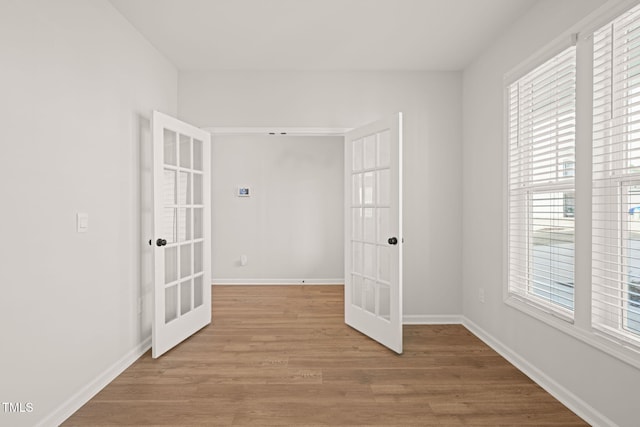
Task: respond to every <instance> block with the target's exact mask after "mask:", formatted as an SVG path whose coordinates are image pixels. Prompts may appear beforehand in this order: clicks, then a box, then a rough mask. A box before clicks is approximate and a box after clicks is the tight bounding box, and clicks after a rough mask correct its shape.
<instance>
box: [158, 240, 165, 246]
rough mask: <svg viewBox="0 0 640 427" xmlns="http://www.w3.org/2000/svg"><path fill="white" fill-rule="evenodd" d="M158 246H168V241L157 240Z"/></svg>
mask: <svg viewBox="0 0 640 427" xmlns="http://www.w3.org/2000/svg"><path fill="white" fill-rule="evenodd" d="M156 246H167V241H166V240H164V239H158V240H156Z"/></svg>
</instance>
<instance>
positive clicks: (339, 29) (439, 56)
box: [110, 0, 535, 70]
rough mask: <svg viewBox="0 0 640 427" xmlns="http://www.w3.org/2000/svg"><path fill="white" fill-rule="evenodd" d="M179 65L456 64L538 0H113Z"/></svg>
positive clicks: (320, 66)
mask: <svg viewBox="0 0 640 427" xmlns="http://www.w3.org/2000/svg"><path fill="white" fill-rule="evenodd" d="M110 1H111V3H112V4H113V5H114V6H115V7H116V9H118V10H119V11H120V12H121V13H122V15H124V16H125V17H126V18H127V19H128V20H129V21H130V22H131V23H132V24H133V26H134V27H136V28H137V29H138V31H139V32H140V33H142V34H143V35H144V36H145V37H146V38H147V39H148V40H149V41H150V42H151V43H152V44H153V45H154V46H155V47H156V48H157V49H158V50H159V51H160V52H162V53H163V54H164V55H165V56H166V57H167V58H168V59H169V60H170V61H171V62H173V63H174V64H175V65H176V67H177V68H178V69H180V70H214V69H217V70H461V69H463V68H465V67H466V66H467V65H468V64H469V63H470V62H472V61H473V59H475V58H476V57H477V56H478V55H479V54H480V52H482V50H483V49H484V48H486V47H487V46H488V45H489V44H490V43H491V41H493V40H494V39H495V38H496V37H497V36H498V35H499V34H500V33H501V32H502V31H504V30H505V29H506V28H507V27H508V26H510V25H511V24H512V23H513V22H514V21H515V20H516V19H517V18H518V17H520V16H521V15H523V14H524V13H525V12H526V11H527V10H528V9H529V8H530V7H531V5H532V4H533V3H534V2H535V0H110Z"/></svg>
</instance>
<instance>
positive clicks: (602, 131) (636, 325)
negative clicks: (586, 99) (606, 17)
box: [592, 7, 640, 344]
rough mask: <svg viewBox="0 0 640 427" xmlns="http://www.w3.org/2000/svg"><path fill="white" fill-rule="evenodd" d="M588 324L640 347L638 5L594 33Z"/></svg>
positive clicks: (639, 59) (639, 53) (639, 32)
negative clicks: (589, 318) (591, 209)
mask: <svg viewBox="0 0 640 427" xmlns="http://www.w3.org/2000/svg"><path fill="white" fill-rule="evenodd" d="M593 42H594V48H593V49H594V62H593V77H594V82H593V83H594V93H593V159H592V161H593V217H592V218H593V224H592V242H593V243H592V247H593V250H592V257H593V260H592V325H593V327H594V328H595V329H597V330H599V331H601V332H604V333H606V334H608V335H609V336H613V337H614V338H617V339H620V340H623V341H625V342H631V343H635V344H639V343H640V7H636V8H634V9H632V10H631V11H629V12H627V13H625V14H623V15H622V16H620V17H619V18H617V19H616V20H614V21H613V22H611V23H609V24H607V25H606V26H604V27H603V28H601V29H600V30H598V31H596V32H595V33H594V39H593Z"/></svg>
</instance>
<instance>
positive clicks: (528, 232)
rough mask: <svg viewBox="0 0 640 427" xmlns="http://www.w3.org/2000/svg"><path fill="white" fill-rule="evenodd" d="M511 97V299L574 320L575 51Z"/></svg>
mask: <svg viewBox="0 0 640 427" xmlns="http://www.w3.org/2000/svg"><path fill="white" fill-rule="evenodd" d="M507 96H508V197H509V202H508V209H509V213H508V221H509V226H508V227H509V231H508V233H509V235H508V258H509V259H508V270H509V272H508V291H509V295H510V296H512V297H515V298H518V299H521V300H523V301H525V302H527V303H529V304H533V305H535V306H538V307H540V308H543V309H544V310H545V311H552V312H553V313H557V314H560V315H561V316H562V317H565V318H572V317H573V309H574V291H573V289H574V283H573V277H574V246H575V245H574V230H575V227H574V214H575V212H574V211H575V202H574V192H575V188H574V180H575V177H574V176H575V173H574V171H575V133H576V132H575V125H576V114H575V111H576V108H575V107H576V49H575V46H571V47H569V48H567V49H565V50H564V51H562V52H561V53H559V54H558V55H556V56H554V57H553V58H551V59H550V60H548V61H547V62H545V63H544V64H542V65H540V66H539V67H538V68H536V69H534V70H533V71H531V72H529V73H528V74H526V75H524V76H523V77H521V78H519V79H518V80H516V81H515V82H513V83H511V84H510V85H509V86H508V88H507Z"/></svg>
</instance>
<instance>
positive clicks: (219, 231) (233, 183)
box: [211, 134, 344, 283]
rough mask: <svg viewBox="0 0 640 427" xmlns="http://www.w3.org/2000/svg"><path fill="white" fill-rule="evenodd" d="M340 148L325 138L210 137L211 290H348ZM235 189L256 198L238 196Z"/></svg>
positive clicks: (335, 141) (339, 142)
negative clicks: (296, 286) (311, 286)
mask: <svg viewBox="0 0 640 427" xmlns="http://www.w3.org/2000/svg"><path fill="white" fill-rule="evenodd" d="M343 144H344V139H343V138H342V137H326V136H325V137H310V136H305V137H303V136H279V135H275V136H270V135H266V134H265V135H224V136H223V135H219V136H215V137H214V138H213V142H212V160H211V162H212V168H211V180H212V185H211V189H212V200H213V205H212V219H213V220H212V234H213V241H212V251H211V252H212V272H213V282H214V283H255V282H263V283H264V282H267V283H290V282H292V281H301V280H305V283H313V282H322V283H343V280H344V243H343V236H344V211H343V205H344V184H343V182H344V162H343V159H344V145H343ZM238 185H244V186H249V187H250V189H251V196H250V197H237V196H236V190H237V187H238ZM242 255H246V257H247V261H248V262H247V264H246V265H244V266H242V265H241V263H240V257H241V256H242Z"/></svg>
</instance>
